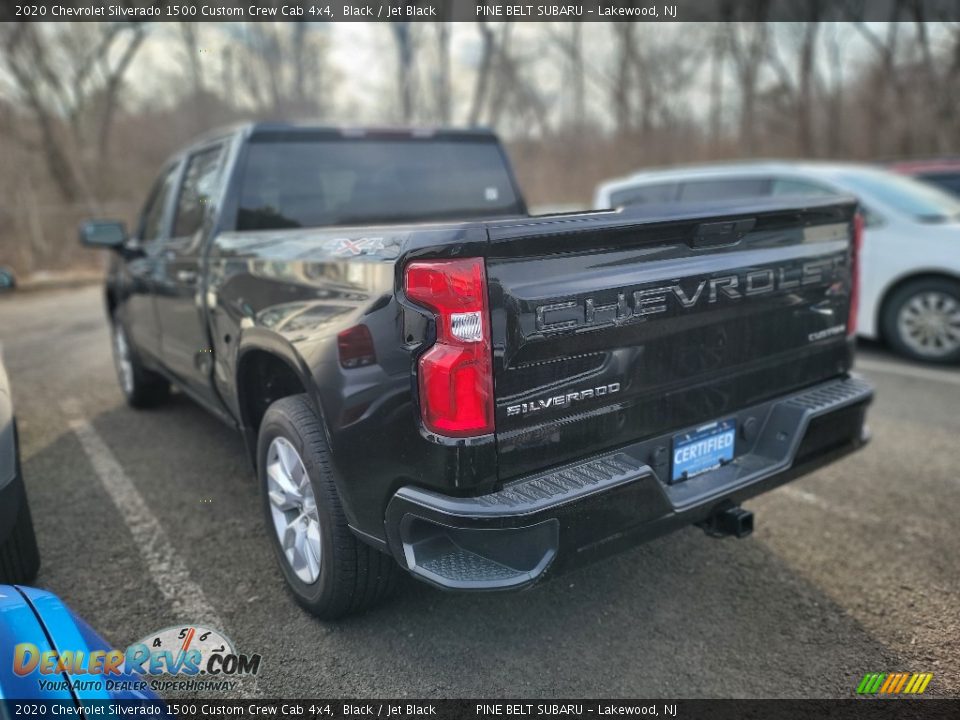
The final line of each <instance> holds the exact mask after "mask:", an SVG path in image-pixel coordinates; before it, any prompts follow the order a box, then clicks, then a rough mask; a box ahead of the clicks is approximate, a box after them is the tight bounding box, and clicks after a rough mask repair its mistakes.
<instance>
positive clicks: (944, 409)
mask: <svg viewBox="0 0 960 720" xmlns="http://www.w3.org/2000/svg"><path fill="white" fill-rule="evenodd" d="M100 297H101V295H100V289H99V288H97V287H92V286H91V287H85V288H82V289H73V290H60V291H49V292H43V293H40V292H36V293H24V294H15V295H9V296H7V297H4V298H2V299H0V342H2V344H3V352H4V356H5V358H6V363H7V369H8V371H9V373H10V378H11V383H12V387H13V394H14V402H15V407H16V410H17V416H18V422H19V428H20V436H21V446H22V454H23V457H22V462H23V471H24V475H25V477H26V481H27V485H28V492H29V496H30V501H31V504H32V508H33V514H34V522H35V525H36V529H37V534H38V538H39V544H40V551H41V554H42V557H43V567H42V569H41V572H40V576H39V578H38V580H37V583H36V584H37V585H39V586H42V587H46V588H49V589H51V590H53V591H54V592H56V593H58V594H59V595H60V596H61V597H62V598H64V599H65V600H66V601H67V602H68V603H69V604H70V605H71V606H72V607H73V608H74V609H75V610H76V611H77V612H78V613H79V614H81V615H82V616H84V617H85V618H86V619H87V620H88V621H89V622H90V623H91V624H92V625H93V626H94V627H95V628H97V629H98V630H99V631H100V632H101V633H102V634H103V635H104V636H105V637H106V638H107V639H108V640H110V641H111V642H113V643H115V644H116V645H117V646H118V647H125V646H126V645H127V644H129V643H131V642H133V641H135V640H138V639H140V638H142V637H143V636H145V635H146V634H147V633H149V632H151V631H154V630H159V629H161V628H164V627H167V626H169V625H173V624H176V623H180V622H206V623H207V624H210V625H214V626H217V627H218V629H221V630H223V631H224V633H225V634H226V635H227V636H229V637H230V638H232V639H233V641H234V644H235V646H236V647H237V649H238V650H240V651H241V652H247V653H252V652H256V653H261V654H262V655H263V665H262V669H261V673H260V676H259V678H258V681H257V683H256V687H255V688H253V690H252V692H255V693H256V694H258V695H260V696H263V697H351V696H374V697H403V696H407V697H422V698H433V697H546V698H554V697H579V696H590V697H667V698H675V697H703V696H707V697H851V696H852V695H853V690H854V688H855V687H856V685H857V683H858V682H859V681H860V678H862V677H863V675H864V673H866V672H892V671H914V672H920V671H927V672H932V673H933V674H934V678H933V681H932V682H931V684H930V686H929V688H928V690H927V694H928V695H929V694H937V695H948V696H960V645H958V642H957V640H958V638H960V532H958V530H957V527H958V526H957V516H958V510H960V369H957V368H952V369H951V368H928V367H924V366H920V365H915V364H912V363H907V362H904V361H902V360H899V359H897V358H895V357H893V356H892V355H890V354H889V353H888V352H886V351H885V350H883V349H882V348H880V347H878V346H869V347H867V348H865V349H864V350H863V352H862V353H861V359H860V362H859V365H860V369H861V371H862V372H863V374H864V375H866V376H867V377H868V378H870V379H871V380H872V381H873V382H874V383H875V384H876V387H877V401H876V403H875V404H874V406H873V408H872V411H871V413H870V416H869V417H870V427H871V429H872V431H873V438H874V439H873V442H872V443H871V445H870V446H869V447H868V448H867V449H865V450H864V451H862V452H861V453H859V454H857V455H855V456H853V457H850V458H848V459H846V460H844V461H842V462H840V463H837V464H834V465H832V466H830V467H828V468H826V469H824V470H822V471H820V472H818V473H816V474H814V475H811V476H808V477H805V478H803V479H801V480H799V481H797V482H794V483H792V484H790V485H788V486H786V487H784V488H781V489H779V490H776V491H774V492H772V493H770V494H767V495H765V496H763V497H761V498H758V499H756V500H754V501H753V502H751V503H749V504H748V507H749V508H750V509H752V510H753V511H754V512H755V513H756V521H757V529H756V532H755V533H754V535H753V536H752V537H751V538H749V539H747V540H740V541H738V540H733V539H727V540H722V541H718V540H711V539H709V538H707V537H706V536H704V535H703V533H702V532H700V531H699V530H696V529H689V530H685V531H682V532H680V533H677V534H674V535H672V536H670V537H667V538H664V539H661V540H658V541H656V542H653V543H650V544H648V545H645V546H643V547H641V548H638V549H636V550H634V551H632V552H629V553H627V554H625V555H622V556H619V557H617V558H615V559H613V560H610V561H607V562H605V563H602V564H600V565H596V566H593V567H590V568H588V569H585V570H583V571H580V572H577V573H575V574H572V575H568V576H565V577H563V578H561V579H559V580H557V581H555V582H553V583H550V584H546V585H544V586H542V587H540V588H537V589H534V590H532V591H528V592H525V593H521V594H510V595H454V594H445V593H442V592H440V591H437V590H433V589H431V588H429V587H426V586H424V585H422V584H420V583H417V582H415V581H413V580H410V581H408V582H406V583H404V585H403V587H402V588H401V591H400V593H399V594H398V596H397V597H396V598H395V599H394V600H393V601H392V602H391V603H390V604H388V605H386V606H384V607H381V608H379V609H377V610H375V611H373V612H370V613H368V614H366V615H364V616H361V617H356V618H351V619H348V620H346V621H343V622H340V623H337V624H325V623H321V622H318V621H316V620H314V619H313V618H312V617H310V616H308V615H307V614H305V613H304V612H303V611H301V610H300V609H299V607H298V606H297V605H296V604H295V603H294V601H293V600H292V598H291V597H290V596H289V595H288V593H287V592H286V590H285V588H284V585H283V581H282V579H281V576H280V573H279V571H278V569H277V567H276V565H275V562H274V559H273V556H272V555H271V550H270V547H269V545H268V544H267V542H266V535H265V531H264V526H263V520H262V516H261V510H260V506H259V498H258V495H257V488H256V484H255V481H254V478H253V474H252V471H251V469H250V467H249V465H248V463H247V462H246V460H245V457H244V453H243V448H242V443H241V440H240V437H239V435H237V434H236V433H234V432H233V431H232V430H231V429H229V428H227V427H226V426H224V425H223V424H221V423H220V422H219V421H217V420H216V419H214V418H213V417H211V416H208V415H207V414H206V413H205V412H204V411H202V410H200V409H199V408H198V407H196V406H195V405H194V404H193V403H191V402H190V401H189V400H187V399H186V398H185V397H183V396H182V395H175V396H174V397H173V398H172V399H171V401H170V402H169V403H168V404H166V405H165V406H163V407H162V408H159V409H157V410H153V411H147V412H137V411H134V410H131V409H129V408H127V407H126V405H125V404H124V403H123V400H122V398H121V395H120V391H119V390H118V388H117V385H116V382H115V379H114V372H113V366H112V363H111V359H110V351H109V341H108V335H107V326H106V322H105V320H104V316H103V309H102V304H101V301H100Z"/></svg>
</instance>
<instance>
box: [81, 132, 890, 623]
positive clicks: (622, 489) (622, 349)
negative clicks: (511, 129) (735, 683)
mask: <svg viewBox="0 0 960 720" xmlns="http://www.w3.org/2000/svg"><path fill="white" fill-rule="evenodd" d="M859 236H860V224H859V220H858V216H857V214H856V203H855V201H854V200H853V199H849V200H847V199H839V200H838V199H837V198H830V199H826V200H825V199H810V198H806V199H801V198H797V199H783V198H781V199H778V200H777V201H775V202H771V201H769V200H766V201H757V202H743V203H740V204H737V205H730V204H727V205H724V206H716V205H715V206H710V205H703V206H696V207H689V206H686V207H685V206H667V205H664V206H662V207H659V208H654V209H650V208H649V207H647V208H644V209H643V210H642V211H637V210H634V211H610V212H592V213H582V214H569V215H555V216H544V217H528V216H527V215H526V210H525V207H524V203H523V201H522V199H521V196H520V193H519V192H518V189H517V186H516V183H515V181H514V178H513V175H512V173H511V171H510V168H509V165H508V163H507V160H506V156H505V154H504V152H503V149H502V148H501V146H500V144H499V143H498V141H497V139H496V138H495V137H494V136H493V135H492V134H490V133H488V132H480V131H469V132H461V131H416V130H411V131H401V130H383V131H375V130H367V131H361V130H338V129H330V128H316V127H300V126H294V125H285V124H284V125H278V124H269V125H266V124H258V125H253V126H246V127H243V128H239V129H235V130H230V131H223V132H220V133H215V134H213V135H210V136H208V137H207V138H205V139H203V140H202V141H200V142H198V143H197V144H195V145H194V146H192V147H190V148H189V149H187V150H186V151H184V152H182V153H181V154H179V155H177V156H176V157H175V158H173V159H172V160H171V161H170V162H169V164H168V165H167V166H166V167H165V168H164V169H163V171H162V173H161V174H160V177H159V179H158V180H157V182H156V185H155V187H154V188H153V191H152V192H151V193H150V196H149V199H148V200H147V203H146V206H145V208H144V210H143V214H142V217H141V219H140V221H139V223H138V225H137V227H136V229H135V230H134V232H133V233H132V234H130V235H128V234H127V232H126V231H125V229H124V227H123V225H122V224H119V223H116V222H109V221H93V222H89V223H86V224H85V225H84V226H83V227H82V228H81V238H82V241H83V242H84V243H85V244H87V245H90V246H96V247H109V248H111V249H113V250H114V251H115V252H114V254H113V256H112V261H111V266H110V271H109V277H108V280H107V285H106V306H107V313H108V316H109V320H110V326H111V328H112V333H113V346H114V355H115V359H116V365H117V371H118V376H119V379H120V384H121V387H122V389H123V392H124V394H125V395H126V398H127V400H128V401H129V403H130V404H131V405H133V406H135V407H143V406H147V405H150V404H152V403H155V402H157V401H159V400H161V399H162V398H163V397H164V396H165V395H166V393H167V392H168V391H169V388H170V385H171V383H172V384H175V385H176V386H177V387H179V388H180V389H181V390H182V391H183V392H185V393H187V394H188V395H190V396H191V397H193V398H195V399H196V400H197V401H198V402H199V403H201V404H202V405H203V406H204V407H206V408H208V409H209V410H210V411H211V412H213V413H214V414H215V415H217V416H219V417H220V418H222V419H223V420H225V421H226V422H228V423H230V424H231V425H234V426H236V427H237V428H238V429H239V430H240V431H241V432H242V433H243V436H244V438H245V441H246V446H247V448H248V449H249V454H250V458H251V460H252V462H253V464H254V465H255V467H256V472H257V475H258V477H259V481H260V483H261V485H262V490H263V493H262V495H263V507H264V512H265V518H266V522H267V526H268V528H269V531H270V532H269V535H270V537H271V541H272V543H273V545H274V547H275V550H276V553H277V556H278V558H279V562H280V567H281V569H282V571H283V574H284V576H285V578H286V580H287V582H288V584H289V586H290V588H291V589H292V591H293V593H294V594H295V596H296V598H297V599H298V601H299V602H300V603H301V604H302V605H303V606H304V607H306V608H307V609H309V610H310V611H312V612H314V613H316V614H317V615H319V616H321V617H326V618H333V617H338V616H341V615H343V614H346V613H348V612H353V611H357V610H359V609H361V608H364V607H367V606H369V605H370V604H372V603H373V602H375V601H377V600H379V599H380V598H381V597H383V596H384V595H385V594H386V593H387V592H388V591H389V589H390V588H391V586H392V585H393V584H394V581H395V580H396V577H397V575H398V573H399V570H400V568H403V569H405V570H407V571H409V572H410V573H412V574H413V575H414V576H416V577H417V578H420V579H422V580H425V581H427V582H430V583H432V584H434V585H437V586H440V587H443V588H453V589H458V590H494V589H512V588H521V587H525V586H529V585H531V584H533V583H536V582H537V581H539V580H541V579H543V578H546V577H549V576H553V575H555V574H558V573H560V572H563V571H566V570H568V569H570V568H572V567H575V566H577V565H580V564H582V563H584V562H587V561H590V560H593V559H596V558H598V557H601V556H604V555H608V554H610V553H613V552H616V551H619V550H621V549H624V548H626V547H629V546H632V545H635V544H636V543H638V542H640V541H643V540H646V539H649V538H652V537H655V536H658V535H662V534H664V533H666V532H669V531H671V530H674V529H676V528H680V527H683V526H688V525H691V524H697V525H700V526H701V527H703V528H704V529H705V530H706V531H707V532H708V533H709V534H712V535H718V536H723V535H735V536H740V537H742V536H744V535H747V534H749V532H750V531H751V529H752V523H753V516H752V514H751V513H749V512H748V511H746V510H744V509H742V508H741V507H740V503H741V502H742V501H744V500H745V499H747V498H749V497H751V496H754V495H757V494H758V493H762V492H764V491H766V490H769V489H771V488H774V487H776V486H778V485H781V484H782V483H785V482H787V481H788V480H790V479H791V478H794V477H797V476H798V475H800V474H803V473H806V472H809V471H810V470H812V469H814V468H816V467H819V466H821V465H823V464H824V463H826V462H829V461H831V460H833V459H835V458H838V457H840V456H842V455H844V454H846V453H849V452H851V451H853V450H855V449H856V448H858V447H860V446H861V445H862V444H863V443H864V442H865V441H866V439H867V434H866V431H865V426H864V414H865V410H866V407H867V405H868V404H869V402H870V400H871V399H872V390H871V388H870V387H869V386H868V385H867V384H866V383H865V382H863V381H862V380H860V379H858V378H856V377H855V376H852V375H851V374H850V369H851V365H852V362H853V349H854V346H853V337H852V334H853V330H854V327H853V321H852V318H853V317H854V315H855V313H854V311H855V306H856V296H857V281H856V277H857V267H856V266H857V254H858V239H859Z"/></svg>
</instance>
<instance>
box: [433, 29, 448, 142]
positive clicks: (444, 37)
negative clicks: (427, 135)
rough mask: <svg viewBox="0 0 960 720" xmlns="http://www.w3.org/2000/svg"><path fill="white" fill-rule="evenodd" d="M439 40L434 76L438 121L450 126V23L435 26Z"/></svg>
mask: <svg viewBox="0 0 960 720" xmlns="http://www.w3.org/2000/svg"><path fill="white" fill-rule="evenodd" d="M434 28H435V31H436V40H437V70H436V73H435V75H434V78H435V79H434V87H435V90H434V94H435V95H436V104H437V120H438V121H439V122H440V124H441V125H449V124H450V118H451V116H452V113H453V109H452V107H451V102H452V100H451V95H450V23H448V22H438V23H437V24H436V25H435V26H434Z"/></svg>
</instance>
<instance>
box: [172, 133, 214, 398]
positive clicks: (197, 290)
mask: <svg viewBox="0 0 960 720" xmlns="http://www.w3.org/2000/svg"><path fill="white" fill-rule="evenodd" d="M224 148H225V145H224V144H223V143H220V144H217V145H213V146H210V147H207V148H204V149H203V150H199V151H197V152H195V153H193V154H192V155H190V156H189V157H188V158H187V160H186V168H185V170H184V173H183V181H182V182H181V184H180V190H179V192H178V194H177V202H176V207H175V208H174V215H173V226H172V229H171V232H170V238H169V240H167V241H166V242H165V243H164V248H163V254H162V273H161V274H162V279H161V281H160V282H158V284H157V288H156V306H157V316H158V318H159V321H160V337H161V340H160V343H161V356H162V358H163V364H164V365H165V366H166V368H167V369H168V370H169V371H170V372H171V373H172V374H173V375H174V376H175V377H176V378H177V380H179V381H180V383H181V384H182V385H183V386H184V387H185V388H186V389H187V390H189V391H191V392H193V393H194V394H196V395H198V396H199V397H200V398H201V399H203V400H207V401H209V402H212V403H215V400H216V396H215V393H214V392H213V389H212V387H211V383H210V373H211V369H212V367H213V348H212V346H211V344H210V334H209V332H208V328H207V322H206V313H205V311H204V302H203V293H204V290H205V285H204V282H203V279H204V278H203V270H204V260H203V253H204V245H205V239H206V237H207V231H208V230H209V222H210V221H211V220H212V215H213V213H212V212H211V210H210V202H211V201H212V200H214V199H215V198H216V197H217V193H218V190H219V188H220V183H221V175H222V165H223V156H224Z"/></svg>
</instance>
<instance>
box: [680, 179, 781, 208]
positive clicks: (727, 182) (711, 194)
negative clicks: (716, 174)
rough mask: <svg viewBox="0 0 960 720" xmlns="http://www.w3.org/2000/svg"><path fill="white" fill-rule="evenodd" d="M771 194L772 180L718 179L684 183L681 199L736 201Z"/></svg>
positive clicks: (688, 200) (685, 200) (686, 200)
mask: <svg viewBox="0 0 960 720" xmlns="http://www.w3.org/2000/svg"><path fill="white" fill-rule="evenodd" d="M769 194H770V178H764V177H756V178H752V177H751V178H722V179H720V178H718V179H716V180H693V181H690V182H687V183H684V185H683V188H682V189H681V191H680V199H681V200H683V201H684V202H690V201H691V200H708V201H709V200H736V199H738V198H748V197H762V196H765V195H769Z"/></svg>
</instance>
